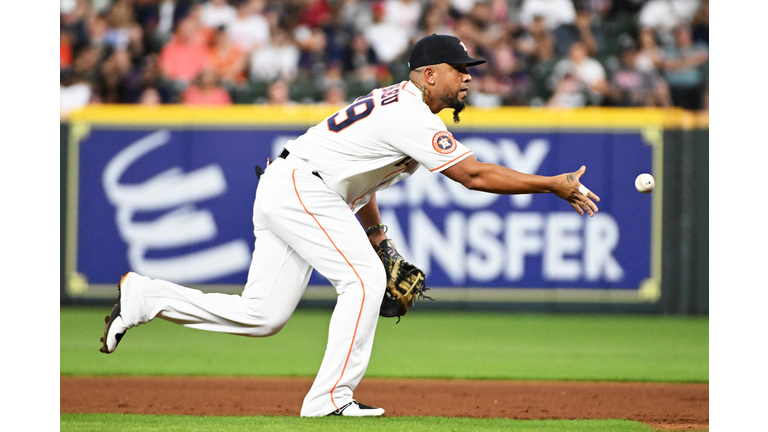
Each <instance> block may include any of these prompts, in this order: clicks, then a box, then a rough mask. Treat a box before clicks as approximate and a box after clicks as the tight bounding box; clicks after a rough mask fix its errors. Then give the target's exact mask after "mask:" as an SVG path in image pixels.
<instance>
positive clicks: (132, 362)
mask: <svg viewBox="0 0 768 432" xmlns="http://www.w3.org/2000/svg"><path fill="white" fill-rule="evenodd" d="M108 313H109V308H108V307H107V308H62V309H61V313H60V320H61V321H60V323H61V326H60V332H61V334H60V338H61V341H60V342H61V343H60V349H61V351H60V372H61V373H62V374H68V375H116V374H125V375H235V376H236V375H259V376H310V377H311V376H314V375H315V374H316V373H317V369H318V368H319V366H320V362H321V360H322V355H323V352H324V350H325V344H326V339H327V331H328V322H329V320H330V314H331V311H318V310H298V311H297V312H296V313H295V314H294V316H293V317H292V318H291V320H290V321H289V322H288V324H287V325H286V326H285V328H284V329H283V330H282V331H281V332H280V333H278V334H277V335H275V336H272V337H269V338H245V337H241V336H232V335H225V334H220V333H212V332H204V331H199V330H191V329H187V328H185V327H182V326H179V325H176V324H172V323H169V322H166V321H163V320H159V319H158V320H155V321H153V322H151V323H149V324H147V325H142V326H139V327H136V328H134V329H131V330H129V331H128V333H127V334H126V336H125V339H124V340H123V341H122V342H121V344H120V347H119V348H118V350H117V351H116V352H115V353H113V354H110V355H108V356H106V355H104V354H101V353H99V352H98V348H99V346H100V345H101V344H100V342H99V337H101V334H102V332H103V326H104V324H103V322H104V321H103V319H104V315H106V314H108ZM376 333H377V334H376V342H375V344H374V349H373V355H372V357H371V362H370V365H369V367H368V371H367V373H366V376H368V377H404V378H407V377H425V378H477V379H481V378H482V379H520V380H538V379H546V380H613V381H616V380H618V381H672V382H677V381H679V382H709V320H708V319H707V318H706V317H665V316H619V315H535V314H502V313H458V312H432V311H430V312H422V311H419V310H416V311H413V312H412V313H409V314H408V315H407V316H406V317H404V319H403V320H402V321H401V322H400V323H399V324H395V321H394V320H391V319H385V318H381V319H380V322H379V325H378V328H377V331H376ZM402 353H408V355H409V356H410V357H412V358H415V359H418V361H414V362H411V363H410V364H409V366H408V368H398V369H396V370H393V369H392V367H391V365H392V364H399V363H400V362H401V360H402Z"/></svg>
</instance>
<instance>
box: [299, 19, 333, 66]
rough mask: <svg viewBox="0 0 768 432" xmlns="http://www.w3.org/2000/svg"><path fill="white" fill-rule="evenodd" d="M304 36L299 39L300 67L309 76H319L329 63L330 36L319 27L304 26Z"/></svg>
mask: <svg viewBox="0 0 768 432" xmlns="http://www.w3.org/2000/svg"><path fill="white" fill-rule="evenodd" d="M303 29H304V30H306V32H305V33H303V38H302V39H301V40H297V43H298V46H299V50H300V51H301V54H300V57H299V69H300V70H301V71H302V72H303V73H304V74H305V75H306V76H309V77H319V76H322V75H323V74H324V73H325V69H326V65H327V63H328V54H329V50H328V38H327V37H326V34H325V32H324V31H323V30H322V29H319V28H310V27H303Z"/></svg>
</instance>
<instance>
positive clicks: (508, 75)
mask: <svg viewBox="0 0 768 432" xmlns="http://www.w3.org/2000/svg"><path fill="white" fill-rule="evenodd" d="M488 64H489V65H490V66H489V69H490V73H491V75H490V76H492V77H493V78H494V79H495V81H496V84H495V86H496V90H495V93H496V94H498V95H499V96H501V103H502V104H503V105H518V106H519V105H527V104H528V100H529V99H530V97H531V93H532V91H533V80H532V79H531V76H530V74H529V73H528V69H527V68H526V65H525V63H524V61H523V59H522V58H521V57H519V56H518V55H517V54H516V53H515V52H514V50H513V48H512V46H511V45H509V44H507V43H500V44H497V45H496V46H495V47H494V49H493V51H491V52H490V56H489V57H488ZM485 81H487V80H484V82H485Z"/></svg>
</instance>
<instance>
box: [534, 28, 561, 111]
mask: <svg viewBox="0 0 768 432" xmlns="http://www.w3.org/2000/svg"><path fill="white" fill-rule="evenodd" d="M534 48H535V51H534V52H533V55H532V56H531V62H532V66H531V68H530V71H531V79H532V80H533V82H532V88H531V91H532V95H531V96H532V98H531V100H530V104H531V105H533V106H543V105H544V104H545V101H547V100H549V98H550V97H551V96H552V93H553V91H554V86H555V84H556V83H555V84H552V83H551V80H550V77H551V76H552V73H553V72H554V70H555V66H556V65H557V63H558V61H559V58H558V57H557V56H556V55H555V37H554V36H552V34H551V33H548V32H544V33H542V34H541V36H540V37H539V38H538V39H537V40H536V42H535V45H534Z"/></svg>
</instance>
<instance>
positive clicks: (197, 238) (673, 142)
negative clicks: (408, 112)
mask: <svg viewBox="0 0 768 432" xmlns="http://www.w3.org/2000/svg"><path fill="white" fill-rule="evenodd" d="M334 111H335V108H333V107H325V106H304V105H301V106H294V107H266V106H234V107H227V108H189V107H181V106H163V107H158V108H144V107H132V106H99V107H88V108H86V109H84V110H82V111H79V112H77V113H75V114H73V115H72V117H71V118H70V119H69V122H68V123H66V124H62V227H63V228H64V229H63V230H62V232H63V233H64V235H63V238H62V257H63V258H62V269H63V270H62V291H61V298H62V302H74V303H82V302H106V301H111V300H113V299H114V295H115V290H114V286H115V282H116V280H117V279H118V278H119V275H121V274H122V273H124V272H125V271H126V270H128V269H131V270H134V271H138V272H140V273H143V274H146V275H148V276H152V277H158V278H162V279H168V280H172V281H175V282H178V283H182V284H186V285H189V286H194V287H196V288H200V289H202V290H204V291H218V292H230V293H238V292H240V290H241V287H242V284H243V283H244V282H245V278H246V275H247V268H248V265H249V261H250V256H251V252H252V247H253V233H252V226H251V208H252V204H253V195H254V193H255V190H256V186H257V184H258V179H257V178H256V176H255V173H254V166H255V165H257V164H260V165H262V166H264V162H265V161H266V159H267V158H274V157H275V156H276V155H277V154H279V152H280V150H281V149H282V146H283V144H284V143H285V142H286V141H287V140H290V139H293V138H295V137H297V136H298V135H300V134H301V133H303V132H304V131H305V130H306V129H307V128H308V127H310V126H313V125H314V124H317V123H318V122H320V121H321V120H323V119H324V118H325V117H326V116H328V115H330V114H332V113H333V112H334ZM442 117H443V120H444V121H445V123H446V125H448V127H449V130H451V131H452V132H453V133H454V136H455V137H456V138H457V139H458V140H460V141H462V142H463V143H464V144H466V145H468V146H469V147H470V148H471V149H473V150H474V152H475V154H476V156H477V157H478V159H479V160H481V161H488V162H494V163H499V164H501V165H505V166H508V167H510V168H513V169H516V170H518V171H523V172H529V173H535V174H541V175H553V174H558V173H562V172H568V171H575V170H577V169H578V167H579V166H581V165H582V164H583V165H586V166H587V172H586V174H585V177H584V178H583V179H582V180H583V182H584V183H585V184H586V185H587V186H588V187H590V188H591V189H592V190H593V191H595V192H596V193H597V194H598V195H600V197H601V198H602V202H601V203H600V212H599V213H598V215H596V216H595V217H594V218H589V217H586V216H584V217H581V216H579V215H578V214H577V213H575V212H574V211H573V209H572V208H571V207H570V205H568V204H567V203H565V202H564V201H562V200H560V199H558V198H556V197H554V196H551V195H547V194H544V195H520V196H512V197H508V196H497V195H493V194H486V193H482V192H473V191H467V190H465V189H464V188H463V187H461V186H460V185H457V184H455V183H453V182H451V181H450V180H448V179H447V178H445V177H444V176H441V175H436V174H431V173H428V172H427V171H426V170H419V171H418V172H417V173H416V174H415V175H414V176H413V177H412V178H410V179H408V180H406V181H404V182H402V183H401V184H398V185H396V186H395V187H393V188H390V189H388V190H386V191H383V192H380V193H379V194H377V197H378V201H379V204H380V207H381V211H382V217H383V219H384V222H385V223H386V224H387V225H388V226H389V236H390V237H391V238H393V240H394V241H395V243H396V244H397V245H398V249H399V250H400V252H401V253H402V254H403V255H404V256H405V257H406V259H408V260H410V261H413V262H414V263H416V264H417V265H419V266H421V267H422V268H423V269H424V270H425V272H426V273H427V283H428V285H429V286H431V287H433V289H434V291H433V292H434V293H435V294H434V297H436V298H438V299H439V300H440V301H437V302H429V303H424V307H425V308H457V307H460V308H470V309H480V308H493V309H508V310H542V311H642V312H667V313H684V314H694V313H708V310H709V308H708V289H709V287H708V278H707V277H706V276H705V275H706V274H708V267H707V265H708V244H707V238H708V237H707V231H708V210H707V205H708V199H707V193H708V191H707V188H706V184H707V182H706V181H704V180H706V179H707V177H706V175H707V171H708V117H703V116H701V115H696V114H692V113H688V112H684V111H679V110H671V111H661V110H646V109H578V110H562V111H553V110H531V109H526V108H505V109H495V110H480V109H471V108H468V109H467V110H466V111H465V112H464V113H462V122H461V123H460V125H454V124H453V123H452V121H451V119H450V113H445V115H443V116H442ZM642 172H649V173H652V174H653V175H654V176H655V177H656V180H657V186H656V190H654V192H652V193H650V194H640V193H638V192H637V191H636V190H635V189H634V178H635V177H636V176H637V175H638V174H640V173H642ZM334 298H335V293H334V291H333V289H332V288H331V287H330V286H329V285H328V283H327V282H326V281H325V279H324V278H322V276H320V275H317V274H313V276H312V278H311V280H310V288H309V289H308V290H307V292H306V294H305V297H304V301H303V304H305V305H314V304H326V303H329V302H332V301H333V299H334Z"/></svg>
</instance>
